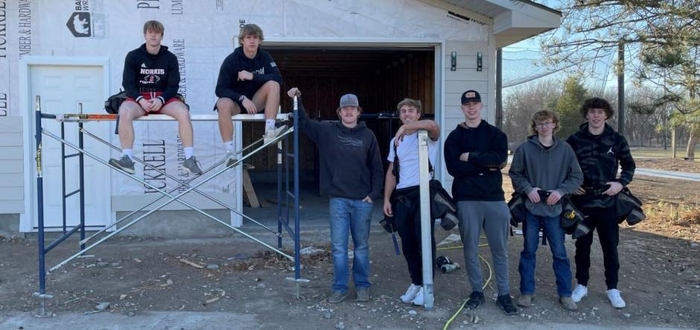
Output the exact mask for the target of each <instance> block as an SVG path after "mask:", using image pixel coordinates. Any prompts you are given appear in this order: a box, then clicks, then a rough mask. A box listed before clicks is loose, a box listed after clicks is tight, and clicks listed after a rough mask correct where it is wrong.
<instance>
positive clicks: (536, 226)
mask: <svg viewBox="0 0 700 330" xmlns="http://www.w3.org/2000/svg"><path fill="white" fill-rule="evenodd" d="M558 128H559V118H558V117H557V115H556V114H555V113H554V112H552V111H548V110H542V111H538V112H536V113H535V114H534V115H533V116H532V120H531V122H530V130H531V132H533V133H535V134H534V135H532V136H530V137H529V138H528V139H527V142H525V143H523V144H522V145H521V146H520V147H518V149H517V150H516V151H515V155H514V156H513V162H512V164H511V166H510V170H509V171H508V175H509V176H510V179H511V181H512V183H513V189H514V190H515V192H517V193H520V194H523V195H526V196H527V198H526V199H525V207H526V208H527V214H526V217H525V221H524V222H523V251H522V252H521V253H520V264H519V266H518V271H519V272H520V298H519V299H518V305H519V306H521V307H529V306H530V305H531V304H532V298H533V295H534V293H535V256H536V254H537V246H538V244H539V239H538V238H539V232H540V229H542V232H543V239H546V240H547V242H548V243H549V248H550V250H551V251H552V268H553V269H554V275H555V277H556V283H557V294H558V295H559V303H560V304H561V305H562V307H563V308H564V309H567V310H576V309H577V306H576V303H575V302H574V301H573V299H572V298H571V293H572V288H571V267H570V264H569V258H568V256H567V254H566V246H565V245H564V234H565V232H564V228H562V226H561V222H560V216H561V212H562V203H561V199H562V198H563V197H564V196H566V195H569V194H573V193H574V192H576V190H577V189H578V188H579V187H580V186H581V183H582V182H583V173H582V172H581V167H580V166H579V164H578V161H577V159H576V154H575V153H574V151H573V149H571V146H569V144H567V143H565V142H564V141H562V140H560V139H559V138H557V137H555V136H554V133H555V132H556V131H557V130H558Z"/></svg>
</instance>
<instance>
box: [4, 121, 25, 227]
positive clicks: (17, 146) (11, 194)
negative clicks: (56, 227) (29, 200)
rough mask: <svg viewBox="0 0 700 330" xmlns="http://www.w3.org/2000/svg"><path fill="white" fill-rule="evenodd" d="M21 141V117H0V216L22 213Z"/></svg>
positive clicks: (22, 172)
mask: <svg viewBox="0 0 700 330" xmlns="http://www.w3.org/2000/svg"><path fill="white" fill-rule="evenodd" d="M22 139H23V136H22V117H0V214H16V213H22V212H24V169H23V157H22V155H23V152H22V150H23V149H22V144H23V143H22ZM0 226H2V225H0Z"/></svg>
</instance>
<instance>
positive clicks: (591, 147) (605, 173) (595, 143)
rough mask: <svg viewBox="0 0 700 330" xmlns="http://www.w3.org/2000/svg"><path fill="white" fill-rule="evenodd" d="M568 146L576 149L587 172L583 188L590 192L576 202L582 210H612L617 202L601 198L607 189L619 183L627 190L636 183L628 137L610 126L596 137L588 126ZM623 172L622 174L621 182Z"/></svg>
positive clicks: (604, 196) (572, 137)
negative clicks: (607, 184)
mask: <svg viewBox="0 0 700 330" xmlns="http://www.w3.org/2000/svg"><path fill="white" fill-rule="evenodd" d="M566 142H567V143H569V145H571V148H572V149H574V153H575V154H576V158H577V159H578V162H579V165H581V171H582V172H583V184H582V185H581V186H582V187H583V189H585V190H586V191H587V192H588V194H586V195H583V196H574V201H575V202H576V203H577V205H579V206H580V207H611V206H612V204H613V203H614V201H613V198H611V197H610V196H607V195H601V194H600V192H601V191H603V190H605V189H606V187H605V183H606V182H609V181H617V182H619V183H620V184H622V186H623V187H625V186H627V185H628V184H629V183H630V182H632V178H633V177H634V170H635V168H636V165H635V163H634V159H633V158H632V153H631V152H630V148H629V145H628V144H627V140H626V139H625V137H624V136H622V135H620V134H619V133H617V132H615V130H614V129H613V128H612V127H610V125H608V124H605V129H604V130H603V133H601V134H600V135H593V134H591V132H590V131H589V130H588V123H584V124H582V125H581V126H580V127H579V130H578V132H576V133H574V134H572V135H571V136H570V137H569V138H568V139H566ZM619 168H621V169H622V170H621V172H620V177H619V178H618V176H617V172H618V169H619Z"/></svg>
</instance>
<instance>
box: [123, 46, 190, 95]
mask: <svg viewBox="0 0 700 330" xmlns="http://www.w3.org/2000/svg"><path fill="white" fill-rule="evenodd" d="M122 86H123V87H124V90H125V91H126V95H127V96H129V97H130V98H132V99H134V100H136V99H137V98H138V97H139V96H141V93H147V92H160V93H162V95H161V96H162V97H163V101H167V100H168V99H170V98H173V97H175V94H177V91H178V89H179V88H180V68H179V67H178V64H177V56H175V54H173V53H171V52H170V51H168V47H166V46H163V45H161V46H160V50H159V51H158V54H156V55H151V54H149V53H148V51H147V50H146V44H145V43H144V44H143V45H141V47H139V48H136V49H134V50H132V51H130V52H129V53H128V54H126V59H125V60H124V74H123V78H122Z"/></svg>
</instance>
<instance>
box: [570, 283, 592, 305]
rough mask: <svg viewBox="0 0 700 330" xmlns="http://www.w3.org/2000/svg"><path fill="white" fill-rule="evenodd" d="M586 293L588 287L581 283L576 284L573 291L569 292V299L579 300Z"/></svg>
mask: <svg viewBox="0 0 700 330" xmlns="http://www.w3.org/2000/svg"><path fill="white" fill-rule="evenodd" d="M587 295H588V288H587V287H585V286H583V285H581V284H576V288H575V289H574V292H572V293H571V299H573V300H574V302H575V303H577V302H579V301H581V298H583V297H585V296H587Z"/></svg>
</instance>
